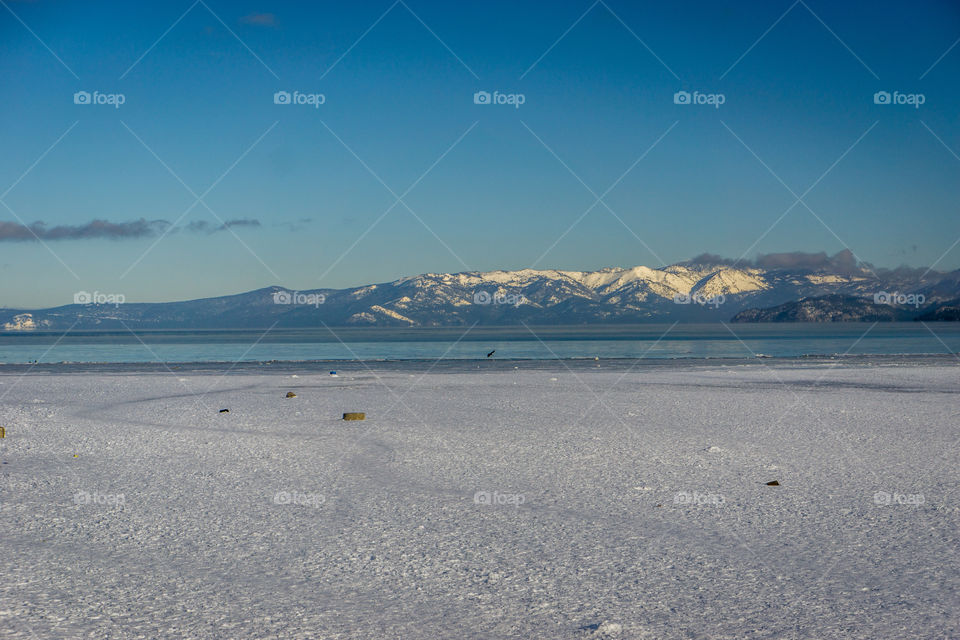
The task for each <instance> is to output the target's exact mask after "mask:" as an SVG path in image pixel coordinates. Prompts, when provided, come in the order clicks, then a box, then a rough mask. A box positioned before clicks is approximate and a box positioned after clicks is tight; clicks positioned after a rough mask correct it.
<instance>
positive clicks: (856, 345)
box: [0, 323, 960, 363]
mask: <svg viewBox="0 0 960 640" xmlns="http://www.w3.org/2000/svg"><path fill="white" fill-rule="evenodd" d="M493 350H496V353H495V354H494V356H493V357H494V358H510V359H539V360H550V359H557V358H595V357H599V358H639V357H645V358H749V357H754V356H756V355H758V354H762V355H766V356H771V357H798V356H806V355H833V354H848V355H863V354H881V355H890V354H948V353H958V352H960V323H930V324H920V323H879V324H876V325H873V326H871V325H870V324H868V323H850V324H822V325H817V324H733V325H723V324H708V325H706V324H705V325H675V326H672V327H671V325H666V324H650V325H632V326H614V327H531V328H529V329H528V328H526V327H502V328H491V327H486V328H480V327H477V328H474V329H472V330H469V331H468V330H467V329H466V328H444V329H416V330H413V329H337V328H334V329H332V330H331V329H275V330H273V331H269V332H264V331H156V332H141V333H138V334H136V335H134V334H132V333H129V332H89V331H87V332H71V333H68V334H66V335H63V334H59V333H40V332H37V333H29V334H26V333H19V334H13V333H5V334H0V362H3V363H24V362H33V361H38V362H45V363H57V362H110V363H122V362H256V361H261V362H262V361H270V360H279V361H304V360H358V359H359V360H433V359H437V358H445V359H474V358H485V357H486V354H487V353H488V352H490V351H493Z"/></svg>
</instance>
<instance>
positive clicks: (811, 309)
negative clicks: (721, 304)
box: [731, 295, 916, 322]
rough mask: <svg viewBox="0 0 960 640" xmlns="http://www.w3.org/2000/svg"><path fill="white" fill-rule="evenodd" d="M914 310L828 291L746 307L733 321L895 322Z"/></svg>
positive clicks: (909, 314)
mask: <svg viewBox="0 0 960 640" xmlns="http://www.w3.org/2000/svg"><path fill="white" fill-rule="evenodd" d="M915 316H916V312H915V311H909V310H907V309H903V308H898V307H893V306H890V305H887V304H876V303H874V302H873V301H872V300H868V299H866V298H857V297H853V296H842V295H829V296H820V297H816V298H803V299H802V300H794V301H791V302H787V303H784V304H781V305H777V306H775V307H770V308H768V309H745V310H743V311H741V312H740V313H738V314H737V315H735V316H734V317H733V319H732V320H731V322H895V321H898V320H899V321H904V320H912V319H913V318H914V317H915Z"/></svg>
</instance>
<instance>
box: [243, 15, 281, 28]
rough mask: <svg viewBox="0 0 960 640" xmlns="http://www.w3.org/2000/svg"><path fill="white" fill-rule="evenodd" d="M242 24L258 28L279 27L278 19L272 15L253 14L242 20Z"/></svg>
mask: <svg viewBox="0 0 960 640" xmlns="http://www.w3.org/2000/svg"><path fill="white" fill-rule="evenodd" d="M240 22H241V23H242V24H252V25H255V26H258V27H275V26H276V25H277V17H276V16H275V15H273V14H272V13H251V14H249V15H245V16H243V17H242V18H240Z"/></svg>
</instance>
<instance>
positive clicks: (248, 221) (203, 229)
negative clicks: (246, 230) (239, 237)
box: [184, 218, 260, 233]
mask: <svg viewBox="0 0 960 640" xmlns="http://www.w3.org/2000/svg"><path fill="white" fill-rule="evenodd" d="M259 226H260V221H259V220H255V219H252V218H238V219H236V220H227V221H225V222H224V223H223V224H221V225H213V224H210V223H209V222H207V221H206V220H197V221H195V222H191V223H190V224H188V225H186V226H185V227H184V229H186V230H187V231H193V232H194V233H217V232H218V231H226V230H227V229H230V228H233V227H259Z"/></svg>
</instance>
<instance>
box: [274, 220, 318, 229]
mask: <svg viewBox="0 0 960 640" xmlns="http://www.w3.org/2000/svg"><path fill="white" fill-rule="evenodd" d="M312 222H313V218H300V219H299V220H294V221H292V222H291V221H289V220H288V221H286V222H275V223H274V224H273V226H274V227H281V228H284V229H286V230H287V231H300V230H301V229H303V227H304V225H308V224H310V223H312Z"/></svg>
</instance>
